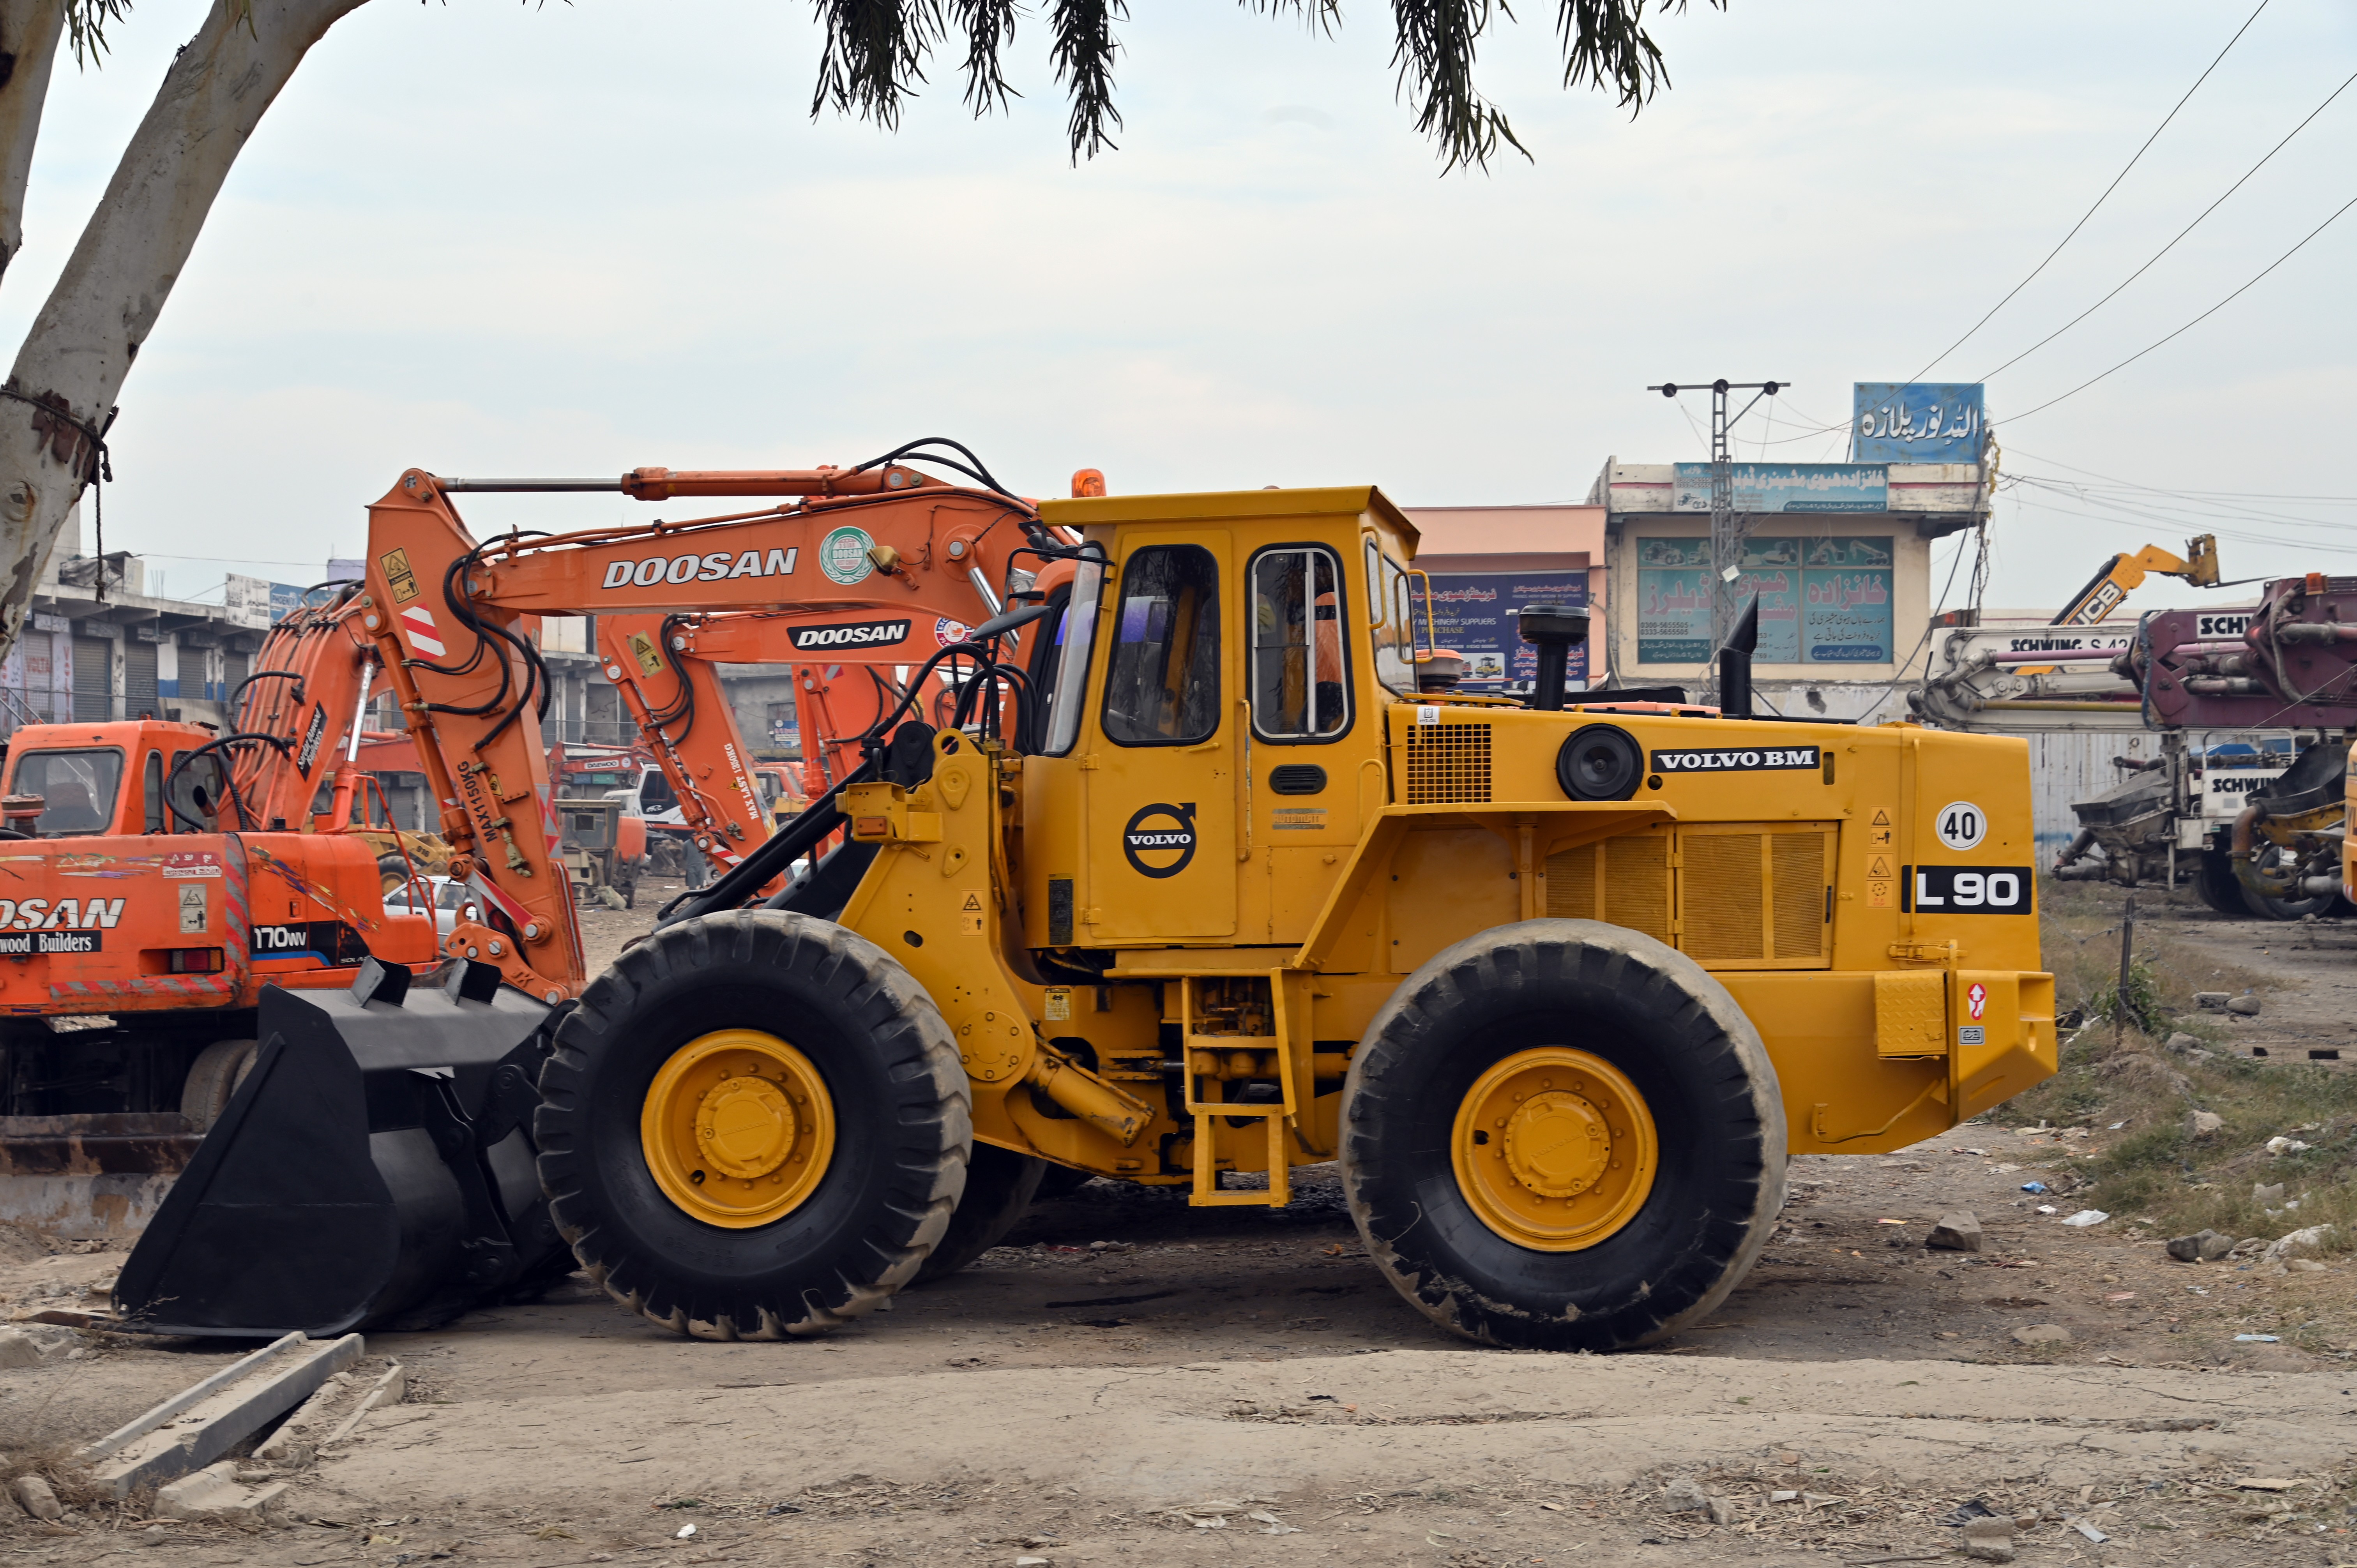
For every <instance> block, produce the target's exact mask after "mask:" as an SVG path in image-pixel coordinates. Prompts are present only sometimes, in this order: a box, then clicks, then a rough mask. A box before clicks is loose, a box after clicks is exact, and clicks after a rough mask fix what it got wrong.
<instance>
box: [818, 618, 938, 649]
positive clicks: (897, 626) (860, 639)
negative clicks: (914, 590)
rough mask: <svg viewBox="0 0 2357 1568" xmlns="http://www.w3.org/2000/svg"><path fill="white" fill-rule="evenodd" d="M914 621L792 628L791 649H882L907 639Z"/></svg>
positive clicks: (855, 622)
mask: <svg viewBox="0 0 2357 1568" xmlns="http://www.w3.org/2000/svg"><path fill="white" fill-rule="evenodd" d="M915 624H916V623H915V622H914V621H905V620H847V621H836V622H834V623H832V624H830V625H827V626H798V627H796V628H794V647H795V649H796V650H799V651H802V652H808V651H810V650H813V649H820V648H886V647H889V646H890V645H892V644H893V643H896V642H901V641H904V640H906V639H907V638H908V635H909V628H910V627H911V626H913V625H915Z"/></svg>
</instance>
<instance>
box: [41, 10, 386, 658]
mask: <svg viewBox="0 0 2357 1568" xmlns="http://www.w3.org/2000/svg"><path fill="white" fill-rule="evenodd" d="M365 3H366V0H248V3H246V4H240V3H239V0H213V5H212V8H211V10H210V12H209V13H207V15H206V16H205V21H204V26H203V27H199V29H198V30H197V36H196V37H195V38H191V39H189V40H188V46H187V47H186V48H183V49H182V50H181V51H180V54H179V58H178V59H175V60H174V61H173V62H172V66H171V69H170V70H167V71H166V72H165V73H164V85H163V86H162V87H161V88H160V89H159V90H158V91H156V102H154V103H153V104H152V105H150V106H149V108H148V110H147V114H146V117H145V119H143V120H141V121H140V123H139V129H138V130H137V131H136V132H135V133H134V134H133V135H132V137H131V143H130V145H128V146H126V147H125V148H124V152H123V159H122V161H121V162H120V163H119V164H117V165H116V166H115V169H114V177H113V179H111V180H109V181H108V182H107V187H106V194H105V195H104V196H103V197H102V198H101V199H100V201H99V204H98V210H97V211H95V212H94V213H92V214H91V220H90V222H89V224H88V225H87V226H86V227H84V228H83V230H82V231H81V242H80V243H79V244H77V245H75V246H74V252H73V255H72V257H71V258H70V260H68V262H67V263H66V268H65V272H64V273H63V274H61V275H60V276H59V278H58V284H57V287H56V288H54V289H52V290H50V292H49V297H48V303H47V304H45V305H44V306H42V307H41V313H40V315H39V317H38V318H36V319H35V321H34V323H33V329H32V331H31V332H30V333H29V334H27V337H26V338H25V343H24V346H23V347H22V348H21V349H18V350H17V351H16V366H15V368H14V370H13V371H11V372H10V374H9V377H8V382H7V388H6V390H7V392H8V393H9V395H8V396H6V397H5V398H0V656H5V654H6V653H7V651H8V650H9V649H10V648H12V647H14V646H15V644H16V637H17V634H18V633H19V632H20V631H21V630H22V629H23V628H24V624H25V616H26V612H27V609H28V608H29V607H30V606H31V603H32V598H33V590H34V587H35V585H37V584H38V581H39V577H40V569H41V563H42V561H43V560H44V558H45V557H46V556H47V555H48V550H49V545H50V542H51V541H52V540H54V539H55V538H56V537H57V532H58V529H59V526H60V525H62V524H63V523H64V521H65V517H66V512H67V510H68V509H70V507H71V506H72V505H73V503H74V500H75V499H76V498H77V497H79V496H80V495H81V489H82V487H83V486H85V485H86V484H88V483H89V482H90V480H91V477H92V475H93V474H94V473H95V472H96V470H97V467H98V464H97V456H98V454H97V449H96V446H95V445H94V443H93V440H92V437H93V435H101V434H103V432H104V430H105V428H106V424H107V421H108V420H109V418H110V417H111V416H112V412H113V405H114V397H115V394H116V393H117V392H120V391H121V390H122V387H123V380H124V376H126V375H128V374H129V373H130V371H131V362H132V360H135V359H136V358H137V357H138V354H139V346H140V344H142V343H143V342H145V340H146V338H147V335H148V334H149V333H150V332H152V331H153V330H154V329H155V327H156V317H157V316H158V315H159V314H161V313H162V311H163V308H164V301H165V300H166V299H167V297H168V296H169V295H171V292H172V285H173V284H174V283H175V282H177V281H178V278H179V275H180V269H181V267H182V266H183V265H185V264H186V263H187V262H188V252H189V250H190V249H191V248H192V247H194V246H195V244H196V242H197V235H198V233H199V231H201V230H202V229H203V228H204V223H205V215H206V214H207V213H208V212H209V211H210V210H211V209H212V204H213V201H214V199H215V198H217V197H218V196H220V194H221V185H222V183H223V182H224V181H225V180H227V179H228V177H229V171H230V166H231V165H232V164H234V163H235V162H236V161H237V155H238V153H239V152H240V151H241V150H242V149H243V147H244V146H245V143H246V138H248V137H249V136H251V135H253V128H254V126H256V125H257V124H260V123H261V121H262V116H263V114H264V112H265V111H266V110H268V109H269V107H270V105H271V103H272V102H274V101H275V100H276V98H277V96H278V92H279V90H280V89H281V88H283V87H285V85H286V82H287V80H288V79H289V78H290V77H292V76H293V75H294V74H295V68H296V66H298V65H300V64H302V63H303V57H304V56H305V55H306V54H307V53H309V52H310V48H311V46H312V45H313V44H316V43H317V42H318V41H319V39H320V38H321V37H322V36H323V35H325V34H326V32H327V30H328V27H331V26H333V25H334V23H335V22H336V21H337V19H338V18H339V17H341V16H343V15H344V14H345V13H347V12H349V11H353V10H357V9H358V8H359V7H360V6H361V5H363V4H365ZM240 13H242V15H241V14H240Z"/></svg>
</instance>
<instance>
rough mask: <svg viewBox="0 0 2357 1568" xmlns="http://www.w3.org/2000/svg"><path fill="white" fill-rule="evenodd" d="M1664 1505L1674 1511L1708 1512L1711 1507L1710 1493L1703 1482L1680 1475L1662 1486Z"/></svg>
mask: <svg viewBox="0 0 2357 1568" xmlns="http://www.w3.org/2000/svg"><path fill="white" fill-rule="evenodd" d="M1662 1502H1663V1506H1664V1507H1666V1508H1668V1509H1669V1510H1670V1511H1671V1512H1673V1513H1706V1512H1708V1511H1709V1509H1710V1494H1708V1493H1707V1492H1706V1491H1704V1490H1703V1489H1702V1487H1701V1484H1700V1483H1698V1482H1696V1481H1694V1480H1692V1479H1690V1478H1689V1477H1684V1476H1680V1477H1678V1478H1677V1479H1675V1480H1674V1481H1672V1482H1671V1483H1670V1484H1669V1485H1668V1486H1666V1487H1663V1488H1662Z"/></svg>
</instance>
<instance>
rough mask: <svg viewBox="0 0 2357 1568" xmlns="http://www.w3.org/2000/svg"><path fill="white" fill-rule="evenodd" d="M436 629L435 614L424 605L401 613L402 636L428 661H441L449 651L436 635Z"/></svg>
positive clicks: (411, 607)
mask: <svg viewBox="0 0 2357 1568" xmlns="http://www.w3.org/2000/svg"><path fill="white" fill-rule="evenodd" d="M436 629H437V628H436V626H435V625H434V612H433V611H432V610H429V609H427V608H426V607H425V606H424V605H412V606H410V607H409V608H407V609H405V610H404V611H402V612H401V630H402V635H403V636H404V637H406V638H408V639H409V646H410V647H412V648H414V649H415V650H417V651H418V652H420V653H422V654H424V655H425V657H426V658H428V659H439V658H441V657H442V656H443V655H444V654H445V653H447V652H448V651H449V650H447V649H446V648H444V647H443V646H442V639H440V638H438V637H436V636H435V635H434V634H435V632H436Z"/></svg>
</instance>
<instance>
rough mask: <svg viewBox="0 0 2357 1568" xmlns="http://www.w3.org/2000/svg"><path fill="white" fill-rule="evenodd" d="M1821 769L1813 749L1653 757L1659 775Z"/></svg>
mask: <svg viewBox="0 0 2357 1568" xmlns="http://www.w3.org/2000/svg"><path fill="white" fill-rule="evenodd" d="M1817 766H1818V759H1817V748H1816V747H1815V746H1767V747H1761V748H1758V749H1752V748H1748V747H1747V748H1743V749H1738V748H1736V747H1733V746H1712V747H1710V748H1708V749H1706V750H1705V749H1698V750H1693V751H1657V752H1655V753H1653V771H1654V772H1656V773H1778V772H1784V771H1788V770H1789V771H1792V772H1799V771H1802V770H1803V769H1806V768H1815V767H1817Z"/></svg>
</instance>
